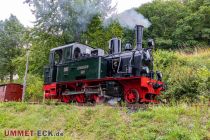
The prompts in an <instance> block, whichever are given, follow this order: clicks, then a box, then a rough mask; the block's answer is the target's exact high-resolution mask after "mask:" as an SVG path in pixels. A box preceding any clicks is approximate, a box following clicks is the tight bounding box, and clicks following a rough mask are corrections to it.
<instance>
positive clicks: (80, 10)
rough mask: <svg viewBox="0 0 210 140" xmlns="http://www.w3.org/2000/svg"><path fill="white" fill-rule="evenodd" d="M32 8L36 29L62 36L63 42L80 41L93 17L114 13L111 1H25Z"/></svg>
mask: <svg viewBox="0 0 210 140" xmlns="http://www.w3.org/2000/svg"><path fill="white" fill-rule="evenodd" d="M26 2H27V3H28V4H29V5H32V6H33V9H34V15H35V17H36V19H37V20H36V25H35V26H36V27H37V29H38V30H41V31H44V32H45V33H50V34H53V35H57V36H63V37H64V38H65V42H66V43H67V42H71V41H80V37H81V34H82V32H84V31H86V28H87V25H88V24H89V23H90V21H91V19H92V17H93V16H95V15H97V14H100V15H101V16H102V17H103V18H104V17H106V16H107V15H108V14H111V13H112V12H113V11H114V8H113V7H112V6H111V0H77V1H69V0H59V1H46V0H41V1H40V0H26Z"/></svg>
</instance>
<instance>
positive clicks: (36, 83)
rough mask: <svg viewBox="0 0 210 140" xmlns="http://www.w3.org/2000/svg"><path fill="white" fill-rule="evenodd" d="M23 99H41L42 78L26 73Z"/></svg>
mask: <svg viewBox="0 0 210 140" xmlns="http://www.w3.org/2000/svg"><path fill="white" fill-rule="evenodd" d="M27 79H28V80H27V88H26V95H25V99H26V100H30V101H41V100H42V99H43V90H42V87H43V79H42V78H41V77H39V76H36V75H28V78H27Z"/></svg>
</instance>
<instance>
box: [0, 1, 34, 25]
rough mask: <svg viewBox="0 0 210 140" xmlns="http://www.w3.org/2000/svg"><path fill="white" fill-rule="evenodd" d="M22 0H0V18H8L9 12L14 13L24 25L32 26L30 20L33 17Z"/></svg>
mask: <svg viewBox="0 0 210 140" xmlns="http://www.w3.org/2000/svg"><path fill="white" fill-rule="evenodd" d="M23 2H24V0H0V20H4V19H6V18H9V16H10V14H13V15H15V16H16V17H17V18H18V19H19V20H20V22H21V23H22V24H24V25H25V26H33V24H32V21H34V20H35V17H34V16H33V15H32V13H31V11H30V8H29V6H28V5H27V4H24V3H23Z"/></svg>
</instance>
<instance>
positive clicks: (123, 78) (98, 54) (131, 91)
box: [43, 25, 164, 104]
mask: <svg viewBox="0 0 210 140" xmlns="http://www.w3.org/2000/svg"><path fill="white" fill-rule="evenodd" d="M135 34H136V39H135V40H136V47H135V48H132V46H131V44H129V43H127V44H126V45H125V47H124V49H123V51H122V47H121V40H120V39H118V38H112V39H111V40H110V41H109V53H108V54H105V53H104V50H102V49H94V48H92V47H90V46H87V45H84V44H80V43H77V42H76V43H72V44H68V45H65V46H60V47H57V48H53V49H51V51H50V57H49V65H48V66H46V67H45V69H44V87H43V89H44V94H45V98H46V99H60V100H61V101H63V102H66V103H68V102H78V103H86V102H100V101H101V100H106V99H113V98H117V99H118V100H119V101H125V102H126V103H128V104H134V103H149V102H153V103H157V102H158V101H157V100H156V97H157V96H158V95H160V93H161V91H163V90H164V83H163V82H162V74H161V72H159V71H156V72H154V71H153V57H152V48H153V47H154V42H153V40H152V39H149V40H148V47H147V48H143V47H142V37H143V26H141V25H136V27H135ZM155 77H156V79H155Z"/></svg>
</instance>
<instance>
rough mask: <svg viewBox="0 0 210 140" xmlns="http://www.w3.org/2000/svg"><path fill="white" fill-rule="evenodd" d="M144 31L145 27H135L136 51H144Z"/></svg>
mask: <svg viewBox="0 0 210 140" xmlns="http://www.w3.org/2000/svg"><path fill="white" fill-rule="evenodd" d="M143 29H144V26H142V25H136V27H135V32H136V49H137V50H141V49H142V38H143Z"/></svg>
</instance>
